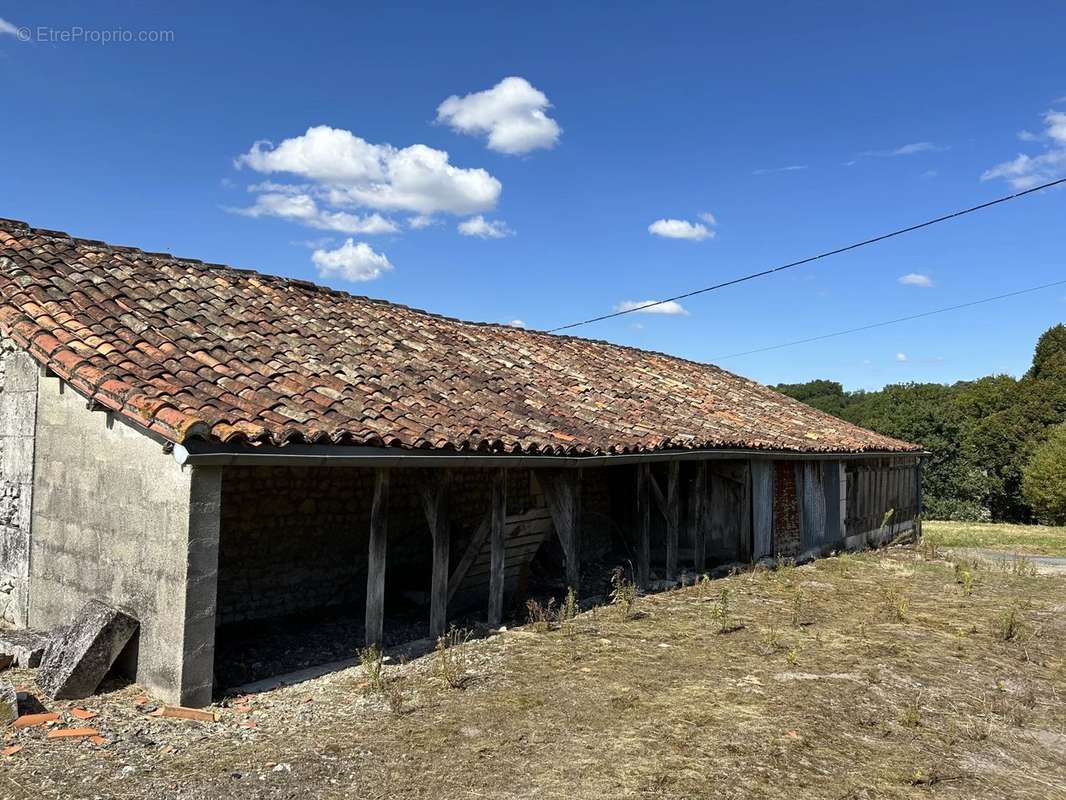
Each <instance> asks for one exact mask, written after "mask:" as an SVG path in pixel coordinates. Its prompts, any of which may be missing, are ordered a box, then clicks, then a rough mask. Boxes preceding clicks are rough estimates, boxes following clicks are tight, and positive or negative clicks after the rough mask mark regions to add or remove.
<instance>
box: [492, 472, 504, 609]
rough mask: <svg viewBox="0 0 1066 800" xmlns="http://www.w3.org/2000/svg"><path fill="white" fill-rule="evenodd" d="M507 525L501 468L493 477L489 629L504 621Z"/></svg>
mask: <svg viewBox="0 0 1066 800" xmlns="http://www.w3.org/2000/svg"><path fill="white" fill-rule="evenodd" d="M506 524H507V471H506V470H505V469H503V467H500V468H499V469H497V470H496V471H495V472H494V473H493V475H492V523H491V526H492V527H491V530H490V533H489V536H490V546H491V548H492V551H491V561H490V565H489V627H490V628H498V627H499V626H500V622H502V621H503V578H504V574H503V569H504V558H503V556H504V543H503V534H504V527H505V525H506Z"/></svg>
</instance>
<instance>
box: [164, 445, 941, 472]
mask: <svg viewBox="0 0 1066 800" xmlns="http://www.w3.org/2000/svg"><path fill="white" fill-rule="evenodd" d="M927 455H929V453H927V452H925V451H913V450H865V451H849V452H803V451H796V450H745V449H705V450H656V451H653V452H645V453H617V454H610V455H595V456H552V455H517V454H506V453H455V452H434V451H426V450H407V449H401V448H393V447H358V446H343V445H298V444H291V445H287V446H286V447H272V446H266V445H260V446H257V447H254V448H252V447H241V446H239V445H225V444H219V443H214V442H206V441H196V440H194V441H189V442H186V443H185V444H183V445H182V444H176V445H174V460H175V461H177V462H178V463H179V464H182V465H185V464H188V465H191V466H289V467H294V466H304V467H430V468H432V467H457V466H463V467H540V468H564V469H575V468H581V467H605V466H615V465H620V464H632V463H638V462H649V461H722V460H728V459H738V458H744V459H761V460H774V461H783V460H802V461H847V460H853V459H867V458H886V457H893V458H902V457H906V456H910V457H915V458H921V457H924V456H927Z"/></svg>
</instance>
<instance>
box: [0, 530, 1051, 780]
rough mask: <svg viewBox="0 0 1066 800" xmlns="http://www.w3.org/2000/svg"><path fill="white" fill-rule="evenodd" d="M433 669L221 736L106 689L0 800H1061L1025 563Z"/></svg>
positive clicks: (678, 599)
mask: <svg viewBox="0 0 1066 800" xmlns="http://www.w3.org/2000/svg"><path fill="white" fill-rule="evenodd" d="M446 655H447V659H446V660H442V658H441V656H440V655H439V654H431V655H429V656H427V657H425V658H422V659H417V660H414V661H411V662H410V663H406V664H402V665H391V666H390V665H386V666H385V668H384V676H383V683H382V684H380V685H377V686H375V685H373V684H372V683H371V682H370V681H369V679H368V677H367V674H366V672H365V671H364V670H363V669H362V668H353V669H349V670H345V671H342V672H338V673H334V674H332V675H330V676H326V677H323V678H318V679H316V680H313V681H310V682H307V683H303V684H299V685H296V686H291V687H285V688H282V689H277V690H274V691H271V692H266V693H262V694H258V695H255V696H251V697H245V698H234V699H232V700H230V701H229V702H227V703H225V704H223V705H221V706H219V707H217V708H216V711H217V712H218V721H217V722H207V723H203V722H193V721H188V720H169V719H160V718H155V717H151V716H149V715H147V714H146V713H145V711H146V710H147V709H148V708H149V707H150V706H145V705H143V704H142V705H137V704H136V702H135V698H136V697H137V695H138V694H140V690H139V689H138V688H137V687H133V686H128V687H125V688H120V689H116V690H114V691H113V692H111V693H110V694H107V695H104V696H101V697H98V698H92V699H90V700H89V701H84V702H85V703H86V704H89V705H88V707H89V708H90V709H91V710H92V711H95V712H97V714H98V716H97V717H96V718H94V719H93V720H92V722H91V724H92V725H94V726H95V727H96V728H98V729H99V731H100V734H101V736H103V737H104V739H105V740H106V744H104V745H102V746H94V745H92V744H90V743H89V742H81V743H77V742H74V741H69V740H61V739H52V740H48V739H46V738H45V737H44V732H43V731H42V730H38V729H27V730H26V731H22V732H19V733H18V734H17V735H12V734H11V733H9V734H8V739H9V742H8V743H9V744H17V745H21V746H22V749H21V750H20V751H19V752H17V753H16V754H15V755H12V756H10V757H8V758H4V759H3V760H2V761H0V797H4V798H7V797H52V796H56V797H59V796H62V797H64V798H71V797H115V798H147V797H153V798H154V797H179V798H231V797H233V798H236V797H241V798H244V797H248V798H251V797H255V798H301V799H302V798H343V797H360V798H391V797H397V798H398V797H404V798H445V797H447V798H475V797H477V798H483V797H492V798H534V797H536V798H561V797H573V798H604V797H618V798H622V797H626V798H628V797H634V798H678V797H681V798H687V797H701V798H702V797H707V798H782V797H786V798H791V799H793V800H799V799H801V798H832V799H833V800H847V799H851V800H865V799H867V798H871V799H872V798H929V797H952V798H970V797H981V798H1008V797H1009V798H1034V799H1035V798H1039V799H1040V800H1049V799H1051V798H1066V789H1064V788H1063V787H1066V702H1064V698H1066V580H1064V579H1063V578H1062V577H1058V576H1049V575H1041V574H1036V573H1035V571H1034V570H1033V569H1031V568H1030V566H1029V565H1027V564H1026V563H1025V562H1015V563H1012V564H992V563H990V562H981V561H976V562H975V561H968V562H961V561H960V562H958V563H957V564H956V563H954V562H951V561H948V560H945V559H944V558H943V551H942V550H938V549H937V548H936V547H929V546H928V545H925V546H921V547H918V548H902V547H896V548H890V549H888V550H882V551H878V552H872V553H865V554H861V555H848V556H841V557H837V558H828V559H824V560H822V561H819V562H817V563H815V564H811V565H807V566H804V567H799V568H795V567H786V568H782V569H779V570H776V571H773V572H770V571H766V570H765V569H763V570H757V571H755V572H752V573H745V574H739V575H735V576H732V577H728V578H724V579H722V580H717V581H713V582H707V583H703V584H698V585H695V586H689V587H686V588H682V589H678V590H675V591H670V592H665V593H662V594H658V595H653V596H649V597H641V598H638V599H637V600H636V603H635V606H634V607H633V608H632V610H631V613H630V614H629V615H628V616H627V615H625V614H624V613H623V610H622V608H621V607H620V606H611V607H604V608H597V609H595V610H592V611H588V612H585V613H583V614H580V615H579V616H577V617H576V618H575V619H574V620H573V621H571V622H568V623H564V624H563V625H562V626H558V625H551V626H546V625H541V626H526V627H524V628H520V629H514V630H509V631H506V632H504V633H502V634H497V635H493V636H491V637H489V638H486V639H482V640H477V641H471V642H470V643H468V644H466V645H465V646H462V647H457V648H452V649H451V650H448V651H446ZM442 665H443V666H442ZM32 677H33V676H32V673H30V672H25V673H21V674H16V679H19V680H21V681H22V682H23V683H24V684H25V685H26V686H28V687H30V688H32ZM455 685H458V688H456V687H455ZM56 705H58V706H59V708H60V710H61V711H63V713H67V712H66V710H65V708H66V706H68V705H70V704H56ZM71 721H73V720H71ZM81 724H84V723H81Z"/></svg>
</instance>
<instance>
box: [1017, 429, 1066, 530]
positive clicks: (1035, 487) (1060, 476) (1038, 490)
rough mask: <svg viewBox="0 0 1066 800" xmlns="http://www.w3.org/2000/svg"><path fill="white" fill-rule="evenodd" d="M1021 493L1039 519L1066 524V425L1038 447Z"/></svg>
mask: <svg viewBox="0 0 1066 800" xmlns="http://www.w3.org/2000/svg"><path fill="white" fill-rule="evenodd" d="M1022 491H1023V492H1024V493H1025V499H1026V500H1028V501H1029V504H1030V505H1031V506H1032V507H1033V511H1034V512H1036V516H1037V519H1039V520H1040V521H1041V522H1043V523H1046V524H1048V525H1066V425H1058V426H1056V427H1055V428H1052V429H1051V435H1050V436H1048V438H1047V441H1045V442H1044V443H1043V444H1041V445H1040V446H1039V447H1037V448H1036V450H1035V451H1034V453H1033V457H1032V458H1031V459H1030V460H1029V464H1028V465H1027V466H1026V468H1025V471H1024V472H1023V477H1022Z"/></svg>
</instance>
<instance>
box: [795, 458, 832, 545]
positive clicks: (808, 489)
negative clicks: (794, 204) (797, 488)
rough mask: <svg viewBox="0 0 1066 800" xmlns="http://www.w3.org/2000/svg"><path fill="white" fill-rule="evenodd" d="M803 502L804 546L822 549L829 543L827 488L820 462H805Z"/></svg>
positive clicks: (801, 497)
mask: <svg viewBox="0 0 1066 800" xmlns="http://www.w3.org/2000/svg"><path fill="white" fill-rule="evenodd" d="M801 463H802V464H803V470H802V473H803V484H802V487H801V488H802V490H803V491H802V494H801V495H800V499H801V502H802V507H801V508H802V513H801V517H802V519H803V540H802V541H803V546H804V548H812V547H820V546H822V545H823V544H826V543H827V542H828V541H829V537H828V536H827V535H826V501H825V487H824V486H823V485H822V465H821V463H820V462H818V461H803V462H801Z"/></svg>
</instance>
